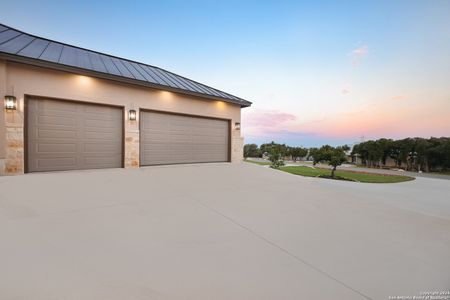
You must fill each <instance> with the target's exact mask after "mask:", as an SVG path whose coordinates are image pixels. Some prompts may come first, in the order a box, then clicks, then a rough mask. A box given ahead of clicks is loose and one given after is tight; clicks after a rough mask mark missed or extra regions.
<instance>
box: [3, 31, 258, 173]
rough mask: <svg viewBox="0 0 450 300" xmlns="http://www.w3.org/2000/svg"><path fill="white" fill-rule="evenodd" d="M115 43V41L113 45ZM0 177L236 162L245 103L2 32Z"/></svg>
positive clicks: (158, 73)
mask: <svg viewBox="0 0 450 300" xmlns="http://www.w3.org/2000/svg"><path fill="white" fill-rule="evenodd" d="M118 42H119V40H118ZM0 98H1V100H0V101H2V102H3V104H4V105H3V107H2V110H1V111H0V176H2V175H18V174H23V173H31V172H51V171H67V170H86V169H102V168H125V169H132V168H139V167H140V166H150V165H167V164H190V163H209V162H231V163H240V162H242V160H243V146H244V139H243V137H242V132H241V111H242V109H244V108H246V107H249V106H251V104H252V103H251V102H250V101H247V100H245V99H242V98H240V97H237V96H235V95H232V94H229V93H227V92H225V91H222V90H219V89H217V88H214V87H211V86H209V85H206V84H203V83H200V82H198V81H195V80H192V79H189V78H187V77H185V76H182V75H178V74H176V73H173V72H171V71H168V70H165V69H164V68H160V67H158V66H154V65H151V64H148V63H145V62H138V61H134V60H130V59H127V58H122V57H119V56H116V55H109V54H107V53H102V52H101V51H93V50H89V49H86V48H81V47H78V46H76V45H69V44H67V43H62V42H59V41H56V40H49V39H48V38H45V37H39V36H36V35H34V34H30V33H27V32H24V31H21V30H18V29H15V28H12V27H9V26H7V25H3V24H0Z"/></svg>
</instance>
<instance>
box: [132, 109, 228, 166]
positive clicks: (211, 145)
mask: <svg viewBox="0 0 450 300" xmlns="http://www.w3.org/2000/svg"><path fill="white" fill-rule="evenodd" d="M140 120H141V130H140V132H141V139H140V157H141V165H158V164H177V163H200V162H223V161H228V160H229V122H228V121H227V120H218V119H210V118H201V117H193V116H185V115H175V114H167V113H158V112H145V111H144V112H141V114H140Z"/></svg>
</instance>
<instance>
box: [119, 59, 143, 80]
mask: <svg viewBox="0 0 450 300" xmlns="http://www.w3.org/2000/svg"><path fill="white" fill-rule="evenodd" d="M121 62H122V63H123V64H124V66H125V67H126V68H127V70H128V71H130V73H131V74H132V75H133V77H134V78H136V79H139V80H144V81H147V79H146V78H145V77H144V76H143V75H142V74H141V73H140V72H139V71H138V70H136V68H135V67H133V66H132V65H131V63H130V62H129V61H126V60H121Z"/></svg>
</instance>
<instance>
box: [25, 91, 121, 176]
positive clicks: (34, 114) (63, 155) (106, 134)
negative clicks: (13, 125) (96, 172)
mask: <svg viewBox="0 0 450 300" xmlns="http://www.w3.org/2000/svg"><path fill="white" fill-rule="evenodd" d="M96 117H97V118H98V119H96ZM27 119H28V121H27V123H28V124H27V133H28V134H27V136H28V137H27V143H28V146H27V151H28V153H27V157H28V171H29V172H36V171H60V170H79V169H92V168H110V167H121V166H122V143H123V137H122V135H123V111H122V109H120V108H116V107H109V106H102V105H92V104H85V103H81V102H68V101H59V100H50V99H41V98H40V99H34V98H32V99H29V100H28V102H27Z"/></svg>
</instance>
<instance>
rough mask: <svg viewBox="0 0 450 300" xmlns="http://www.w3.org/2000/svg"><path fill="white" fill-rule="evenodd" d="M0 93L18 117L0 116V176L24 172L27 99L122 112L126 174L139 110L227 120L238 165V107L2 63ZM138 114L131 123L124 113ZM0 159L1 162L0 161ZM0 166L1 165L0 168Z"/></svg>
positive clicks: (134, 157) (134, 155) (135, 148)
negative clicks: (94, 105) (108, 107)
mask: <svg viewBox="0 0 450 300" xmlns="http://www.w3.org/2000/svg"><path fill="white" fill-rule="evenodd" d="M0 91H1V97H2V98H3V97H4V95H5V94H14V96H16V98H17V101H18V109H17V111H14V112H11V111H6V110H5V109H4V108H2V112H1V113H0V115H1V117H0V125H4V126H0V127H3V133H2V131H1V130H0V174H1V173H2V172H3V173H4V174H22V173H23V172H24V147H23V145H24V99H25V97H26V96H27V95H29V96H41V97H53V98H59V99H67V100H77V101H85V102H91V103H99V104H113V105H119V106H124V107H125V137H124V138H125V141H124V143H125V147H124V148H125V153H124V156H125V162H124V165H125V167H126V168H132V167H139V109H140V108H142V109H153V110H160V111H169V112H178V113H184V114H192V115H201V116H209V117H215V118H223V119H229V120H231V124H232V126H231V131H232V132H231V160H232V162H240V161H242V147H243V139H242V137H241V133H240V131H239V130H235V129H234V123H235V122H241V121H240V119H241V108H240V106H239V105H235V104H230V103H226V102H222V101H216V100H208V99H202V98H197V97H192V96H188V95H182V94H177V93H173V92H168V91H161V90H156V89H151V88H145V87H140V86H135V85H129V84H123V83H120V82H115V81H110V80H104V79H98V78H93V77H87V76H82V75H77V74H72V73H67V72H62V71H56V70H50V69H46V68H40V67H34V66H30V65H25V64H19V63H13V62H6V61H2V60H0ZM129 109H135V110H136V111H137V112H138V115H137V121H129V120H128V114H127V111H128V110H129ZM2 151H3V152H2ZM2 155H3V160H2ZM1 161H3V166H2V163H1Z"/></svg>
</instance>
